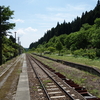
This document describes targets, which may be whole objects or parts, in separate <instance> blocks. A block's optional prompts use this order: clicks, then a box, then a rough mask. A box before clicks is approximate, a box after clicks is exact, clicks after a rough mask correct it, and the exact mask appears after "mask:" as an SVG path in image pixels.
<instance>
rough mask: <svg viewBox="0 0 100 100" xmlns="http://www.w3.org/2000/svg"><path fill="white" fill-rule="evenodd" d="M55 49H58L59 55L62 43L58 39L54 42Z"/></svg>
mask: <svg viewBox="0 0 100 100" xmlns="http://www.w3.org/2000/svg"><path fill="white" fill-rule="evenodd" d="M56 49H57V50H58V51H59V55H60V51H61V50H62V49H63V45H62V43H61V42H60V41H59V40H58V42H57V44H56Z"/></svg>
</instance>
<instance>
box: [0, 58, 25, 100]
mask: <svg viewBox="0 0 100 100" xmlns="http://www.w3.org/2000/svg"><path fill="white" fill-rule="evenodd" d="M22 62H23V56H19V57H17V58H14V59H13V60H11V61H9V63H7V64H4V65H3V66H1V67H2V68H0V69H1V70H0V72H1V74H0V84H1V85H0V100H14V95H15V93H16V88H17V84H18V79H19V75H20V72H21V66H22Z"/></svg>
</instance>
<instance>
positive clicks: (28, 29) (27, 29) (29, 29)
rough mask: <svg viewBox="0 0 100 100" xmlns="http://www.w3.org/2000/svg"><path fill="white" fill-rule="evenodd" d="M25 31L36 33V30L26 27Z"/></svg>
mask: <svg viewBox="0 0 100 100" xmlns="http://www.w3.org/2000/svg"><path fill="white" fill-rule="evenodd" d="M25 31H28V32H29V31H33V32H36V31H37V29H33V28H32V27H28V28H26V29H25Z"/></svg>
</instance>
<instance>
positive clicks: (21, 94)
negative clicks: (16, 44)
mask: <svg viewBox="0 0 100 100" xmlns="http://www.w3.org/2000/svg"><path fill="white" fill-rule="evenodd" d="M23 57H24V61H23V66H22V73H21V74H20V78H19V82H18V86H17V92H16V96H15V100H30V91H29V82H28V74H27V64H26V56H25V54H23Z"/></svg>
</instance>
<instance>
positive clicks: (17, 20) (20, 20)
mask: <svg viewBox="0 0 100 100" xmlns="http://www.w3.org/2000/svg"><path fill="white" fill-rule="evenodd" d="M12 21H13V22H15V23H18V22H20V23H24V20H22V19H13V20H12Z"/></svg>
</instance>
